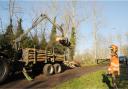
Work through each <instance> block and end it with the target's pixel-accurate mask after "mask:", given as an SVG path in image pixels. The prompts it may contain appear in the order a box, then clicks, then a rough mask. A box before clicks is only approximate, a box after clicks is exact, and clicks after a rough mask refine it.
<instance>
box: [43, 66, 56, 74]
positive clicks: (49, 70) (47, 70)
mask: <svg viewBox="0 0 128 89" xmlns="http://www.w3.org/2000/svg"><path fill="white" fill-rule="evenodd" d="M53 72H54V68H53V66H52V64H45V65H44V68H43V73H44V74H45V75H52V74H53Z"/></svg>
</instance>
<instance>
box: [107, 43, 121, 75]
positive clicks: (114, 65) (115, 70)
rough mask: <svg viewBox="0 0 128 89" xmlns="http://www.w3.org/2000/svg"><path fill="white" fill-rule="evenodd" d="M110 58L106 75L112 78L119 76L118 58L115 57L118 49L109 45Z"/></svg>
mask: <svg viewBox="0 0 128 89" xmlns="http://www.w3.org/2000/svg"><path fill="white" fill-rule="evenodd" d="M110 49H111V58H110V64H109V67H108V73H109V74H111V75H112V76H119V75H120V68H119V58H118V55H117V51H118V47H117V46H116V45H111V47H110Z"/></svg>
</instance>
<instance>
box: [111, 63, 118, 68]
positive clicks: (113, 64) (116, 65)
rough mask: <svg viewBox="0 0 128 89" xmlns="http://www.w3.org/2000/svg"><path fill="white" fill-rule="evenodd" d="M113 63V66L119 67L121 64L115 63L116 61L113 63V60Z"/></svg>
mask: <svg viewBox="0 0 128 89" xmlns="http://www.w3.org/2000/svg"><path fill="white" fill-rule="evenodd" d="M111 65H112V66H115V67H119V64H115V63H113V62H111Z"/></svg>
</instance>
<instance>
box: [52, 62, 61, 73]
mask: <svg viewBox="0 0 128 89" xmlns="http://www.w3.org/2000/svg"><path fill="white" fill-rule="evenodd" d="M53 66H54V70H55V74H58V73H61V72H62V67H61V65H60V64H58V63H56V64H54V65H53Z"/></svg>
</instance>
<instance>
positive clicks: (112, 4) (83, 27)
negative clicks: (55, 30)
mask: <svg viewBox="0 0 128 89" xmlns="http://www.w3.org/2000/svg"><path fill="white" fill-rule="evenodd" d="M15 1H16V6H18V7H19V6H20V7H21V8H22V9H21V10H22V11H21V13H18V14H17V16H19V17H22V19H23V28H24V29H27V28H29V27H30V26H31V22H32V18H33V17H34V16H38V15H39V14H36V13H35V12H37V11H38V9H41V10H39V11H38V12H43V13H45V12H48V15H49V17H51V18H53V17H54V16H55V15H56V13H55V12H54V11H51V9H50V8H51V7H50V5H51V4H52V0H36V1H35V0H15ZM56 2H57V4H56V5H57V7H59V8H58V9H57V10H58V12H57V15H58V17H57V22H58V23H61V20H60V16H61V15H63V10H64V9H65V8H66V6H67V4H69V3H71V2H70V1H69V0H68V1H67V0H66V1H65V0H56ZM94 3H95V8H96V12H97V22H100V23H101V24H100V25H98V26H99V27H98V31H97V34H98V36H101V39H103V40H102V41H103V42H101V44H102V43H103V44H104V41H107V40H106V38H111V39H112V43H114V44H117V45H119V44H120V41H119V40H117V39H115V37H116V36H117V35H121V37H122V40H121V44H122V45H124V44H126V45H127V41H128V40H127V39H126V33H128V30H127V29H128V1H123V0H120V1H119V0H95V2H93V1H92V0H90V1H88V0H78V1H77V4H76V8H75V10H76V13H77V18H78V19H81V18H86V19H85V21H83V22H81V23H80V25H79V26H78V27H77V46H76V52H78V53H83V52H85V51H86V50H88V49H90V48H92V47H93V18H92V10H93V8H94ZM67 8H68V7H67ZM70 9H71V8H69V10H70ZM46 10H47V11H46ZM0 18H1V19H2V22H3V28H5V27H6V26H7V25H8V22H9V15H8V0H0ZM50 27H51V26H50ZM48 29H50V28H48ZM48 32H49V31H48ZM109 45H110V44H108V46H109Z"/></svg>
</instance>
